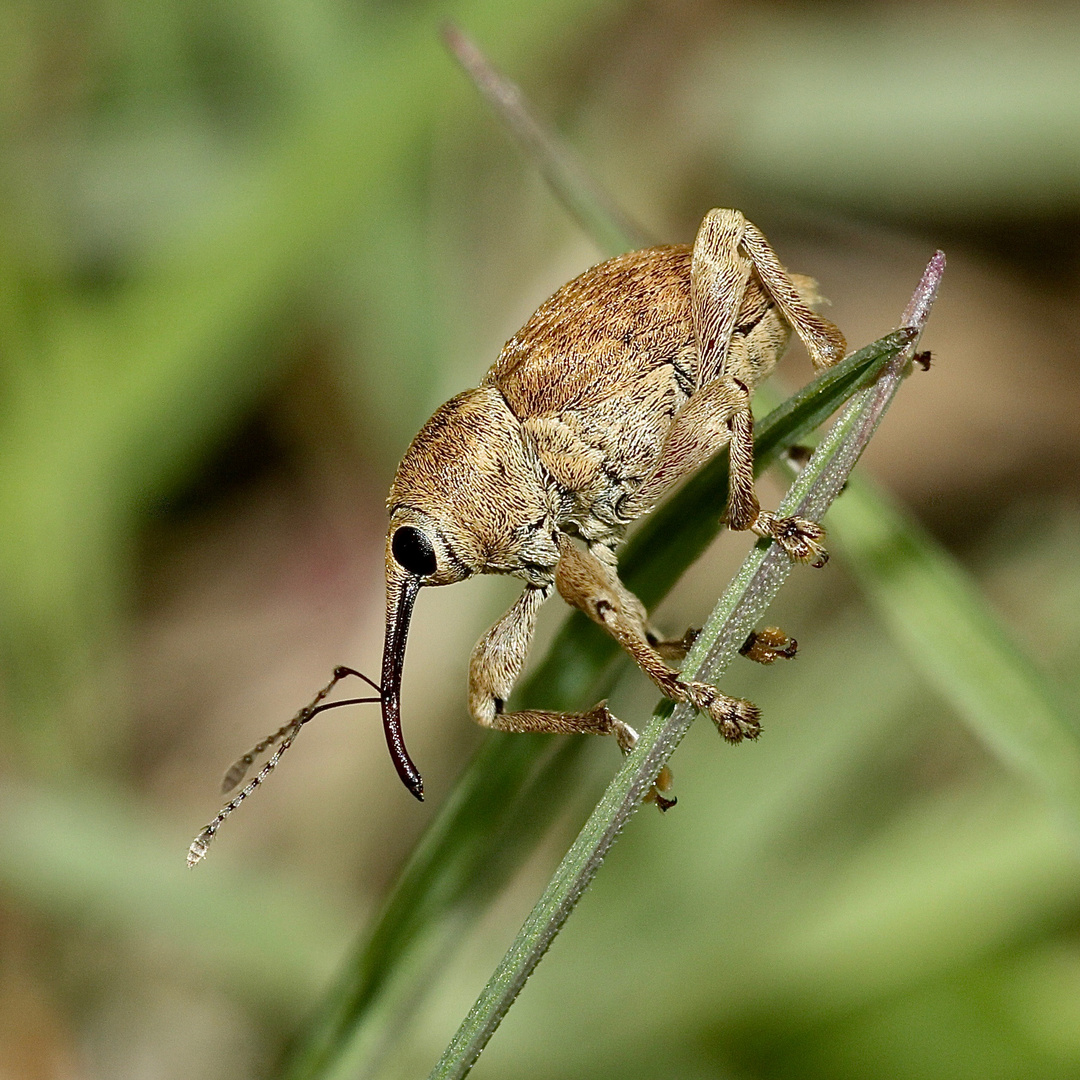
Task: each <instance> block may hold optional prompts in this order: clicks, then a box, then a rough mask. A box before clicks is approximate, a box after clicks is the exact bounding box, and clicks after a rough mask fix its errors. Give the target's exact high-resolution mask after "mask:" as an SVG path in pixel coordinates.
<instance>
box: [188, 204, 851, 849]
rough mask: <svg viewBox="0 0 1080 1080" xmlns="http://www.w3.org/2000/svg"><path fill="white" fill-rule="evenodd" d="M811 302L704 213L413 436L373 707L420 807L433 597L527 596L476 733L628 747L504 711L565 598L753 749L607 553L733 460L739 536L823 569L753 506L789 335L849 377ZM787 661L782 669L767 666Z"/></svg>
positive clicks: (607, 274)
mask: <svg viewBox="0 0 1080 1080" xmlns="http://www.w3.org/2000/svg"><path fill="white" fill-rule="evenodd" d="M817 300H818V296H817V291H816V287H815V283H814V282H813V281H812V280H811V279H810V278H806V277H802V276H799V275H795V274H789V273H788V272H787V271H786V270H785V269H784V267H783V266H782V265H781V264H780V261H779V259H778V258H777V256H776V254H775V252H774V251H773V249H772V248H771V247H770V246H769V243H768V241H767V240H766V239H765V237H764V236H763V235H762V233H761V232H760V231H759V230H758V229H757V228H756V227H755V226H754V225H753V224H751V223H750V222H749V221H747V220H746V218H745V217H744V216H743V215H742V214H741V213H740V212H739V211H737V210H710V211H709V213H708V214H706V215H705V219H704V220H703V221H702V223H701V227H700V228H699V230H698V234H697V237H696V239H695V241H694V244H693V246H692V247H691V246H689V245H686V244H675V245H669V246H664V247H654V248H649V249H646V250H644V251H634V252H630V253H629V254H626V255H620V256H618V257H617V258H614V259H609V260H608V261H607V262H603V263H600V264H599V265H598V266H594V267H592V269H590V270H586V271H585V272H584V273H583V274H581V275H580V276H579V277H577V278H575V279H574V280H573V281H571V282H569V284H567V285H564V286H563V287H562V288H561V289H559V291H558V292H556V293H555V294H554V295H553V296H552V297H550V299H548V300H546V301H545V302H544V303H543V304H542V305H541V306H540V307H539V308H538V309H537V311H536V313H535V314H534V315H533V316H532V317H531V318H530V319H529V320H528V322H526V324H525V325H524V326H523V327H522V328H521V330H519V331H518V332H517V333H516V334H515V335H514V336H513V337H512V338H511V339H510V340H509V341H508V342H507V343H506V345H505V346H504V348H503V350H502V353H501V354H500V356H499V358H498V360H497V361H496V362H495V364H494V366H493V367H492V368H491V369H490V370H489V371H488V372H487V374H486V375H485V376H484V379H483V381H482V382H481V384H480V386H478V387H476V388H475V389H472V390H466V391H464V392H463V393H461V394H458V395H457V396H456V397H454V398H452V399H451V400H450V401H448V402H447V403H446V404H445V405H443V406H441V407H440V408H439V409H438V410H437V411H436V412H435V415H434V416H432V417H431V419H430V420H428V422H427V423H426V424H425V425H424V426H423V427H422V428H421V429H420V432H419V433H418V434H417V436H416V438H415V439H414V440H413V442H412V445H411V446H410V447H409V448H408V450H407V451H406V452H405V456H404V457H403V458H402V460H401V464H400V465H399V466H398V470H397V475H396V476H395V478H394V482H393V485H392V486H391V488H390V495H389V499H388V501H387V506H388V510H389V513H390V527H389V530H388V532H387V539H386V638H385V644H384V648H383V663H382V682H381V686H380V687H375V689H376V690H377V692H378V697H377V698H375V699H371V698H368V699H362V700H368V701H370V700H378V701H379V702H380V703H381V706H382V717H383V726H384V728H385V732H386V739H387V744H388V746H389V749H390V754H391V756H392V758H393V761H394V764H395V766H396V768H397V771H398V774H399V775H400V777H401V779H402V781H403V782H404V784H405V786H406V787H407V788H408V789H409V791H411V792H412V793H413V795H415V796H416V797H417V798H418V799H422V798H423V781H422V779H421V776H420V773H419V772H418V770H417V769H416V766H415V765H414V764H413V762H412V760H411V759H410V757H409V755H408V752H407V751H406V749H405V743H404V741H403V738H402V733H401V712H400V688H401V672H402V666H403V663H404V658H405V645H406V640H407V637H408V631H409V621H410V618H411V616H412V610H413V603H414V601H415V599H416V595H417V592H418V591H419V590H420V589H421V588H422V587H425V586H430V585H451V584H453V583H454V582H457V581H462V580H464V579H465V578H467V577H471V576H472V575H474V574H510V575H513V576H515V577H518V578H521V579H522V580H523V581H524V582H525V588H524V591H523V592H522V594H521V595H520V597H518V599H517V600H516V601H515V602H514V604H513V605H512V606H511V607H510V610H509V611H507V612H506V614H505V615H503V617H502V618H501V619H499V621H498V622H497V623H495V625H494V626H493V627H492V628H491V629H490V630H489V631H488V632H487V633H486V634H484V636H483V637H482V638H481V639H480V641H479V642H478V643H477V645H476V648H475V649H474V650H473V653H472V658H471V660H470V663H469V711H470V713H471V714H472V716H473V718H474V719H475V720H476V721H477V722H478V723H480V724H481V725H483V726H484V727H490V728H495V729H496V730H499V731H513V732H560V733H589V734H597V735H607V734H611V735H614V736H615V738H616V740H617V741H618V743H619V746H620V747H621V748H622V749H623V751H624V752H625V751H629V749H630V748H631V747H632V746H633V745H634V743H635V742H636V740H637V735H636V733H635V732H634V731H633V729H632V728H630V727H629V726H628V725H627V724H624V723H623V722H622V721H620V720H618V719H617V718H616V717H614V716H613V715H612V714H611V712H610V711H609V710H608V708H607V705H606V703H605V702H600V703H598V704H597V705H595V706H593V708H591V709H589V710H587V711H584V712H551V711H543V710H537V709H529V710H523V711H517V712H507V711H506V710H505V703H506V701H507V699H508V698H509V697H510V693H511V690H512V688H513V686H514V683H515V681H516V679H517V677H518V674H519V672H520V671H521V668H522V665H523V664H524V662H525V657H526V654H527V652H528V648H529V642H530V640H531V638H532V634H533V630H534V627H535V624H536V617H537V612H538V611H539V609H540V606H541V605H542V604H543V603H544V601H545V600H547V599H548V598H549V597H550V596H551V595H552V593H553V592H558V593H559V594H560V595H561V596H562V598H563V599H564V600H565V601H566V602H567V603H569V604H570V605H572V606H573V607H576V608H579V609H580V610H581V611H583V612H584V613H585V614H586V615H587V616H588V617H589V618H590V619H592V620H594V621H595V622H597V623H599V624H600V625H601V626H602V627H604V629H605V630H607V631H608V633H610V634H611V635H612V637H614V638H615V640H616V641H618V643H619V644H620V645H621V646H622V647H623V649H625V650H626V652H628V653H629V654H630V656H631V657H632V658H633V659H634V661H635V662H636V663H637V665H638V666H639V667H640V668H641V670H642V671H644V672H645V674H646V675H648V676H649V678H650V679H652V680H653V682H654V683H655V684H656V685H657V686H658V687H659V689H660V691H661V692H662V693H663V694H665V695H666V696H667V697H669V698H671V699H673V700H675V701H679V702H688V703H689V704H691V705H693V706H694V707H695V708H696V709H698V710H699V711H701V712H703V713H706V714H707V715H708V716H710V717H711V718H712V720H713V721H714V723H715V724H716V726H717V728H718V729H719V731H720V734H721V735H723V736H724V738H725V739H728V740H729V741H731V742H738V741H740V740H741V739H743V738H750V739H752V738H755V737H756V736H757V734H758V733H759V731H760V723H759V713H758V710H757V708H756V707H755V706H754V705H752V704H751V703H750V702H748V701H743V700H740V699H738V698H732V697H728V696H726V695H724V694H721V693H720V692H719V691H718V690H717V689H716V688H715V687H713V686H709V685H707V684H705V683H699V682H692V681H684V680H683V679H681V678H680V676H679V673H678V671H676V670H675V669H673V668H672V667H669V666H668V664H667V662H666V661H667V660H668V659H676V660H678V659H681V657H682V656H683V655H684V654H685V652H686V650H687V648H688V647H689V643H690V641H691V640H692V637H691V636H690V635H688V636H687V637H685V638H683V639H681V640H678V641H661V640H659V639H658V637H657V635H656V634H655V633H654V632H653V631H652V630H651V628H650V627H649V623H648V620H647V616H646V612H645V608H644V606H643V605H642V604H641V602H640V601H639V600H638V599H637V597H636V596H634V595H633V594H632V593H630V592H629V591H628V590H627V589H626V587H625V586H624V585H623V584H622V582H621V581H620V580H619V576H618V572H617V562H616V555H615V550H616V547H617V545H618V544H619V542H620V540H621V539H622V537H623V534H624V532H625V530H626V528H627V526H628V525H629V524H630V523H631V522H632V521H634V520H635V519H636V518H639V517H641V516H642V515H643V514H647V513H648V512H649V511H650V510H651V509H652V508H653V507H654V506H655V505H656V504H657V502H659V501H660V500H661V499H662V498H663V497H664V495H665V494H667V492H668V491H669V490H670V489H671V488H672V487H673V486H674V485H676V484H677V483H678V482H679V481H680V480H681V479H683V478H684V477H685V476H686V475H687V474H688V473H691V472H693V471H694V470H696V469H697V468H699V467H700V466H701V465H703V464H704V463H705V462H706V461H708V460H709V459H710V458H711V457H713V456H714V455H715V454H716V453H717V452H718V451H720V450H721V449H722V448H723V447H724V446H727V447H728V448H729V450H728V453H729V455H730V494H729V498H728V505H727V525H728V527H729V528H731V529H740V530H742V529H750V530H752V531H753V532H755V533H756V534H757V535H759V536H762V537H769V538H771V539H773V540H775V541H776V542H777V543H778V544H780V545H781V546H782V547H783V548H784V550H785V551H786V552H787V553H788V554H789V555H790V556H791V557H792V558H793V559H797V560H799V561H801V562H810V563H813V564H814V565H816V566H822V565H824V563H825V560H826V558H827V556H826V554H825V551H824V549H823V548H822V546H821V540H822V538H823V536H824V533H823V530H822V528H821V527H820V525H818V524H816V523H815V522H812V521H807V520H804V519H802V518H797V517H786V518H782V517H777V516H776V515H775V514H772V513H770V512H768V511H765V510H762V509H761V508H760V506H759V504H758V500H757V497H756V495H755V494H754V481H753V419H752V416H751V412H750V395H751V393H752V391H753V390H754V388H755V387H756V386H757V385H758V384H759V383H761V382H762V381H763V380H764V379H765V378H766V377H767V376H768V375H769V374H770V373H771V372H772V370H773V368H774V367H775V366H776V363H777V361H778V360H779V359H780V357H781V355H782V354H783V352H784V349H785V348H786V347H787V344H788V341H789V339H790V337H791V333H792V331H794V332H795V333H796V334H798V336H799V337H800V338H801V339H802V341H803V343H804V344H805V345H806V348H807V351H808V352H809V354H810V358H811V360H812V362H813V364H814V367H815V368H816V369H817V370H818V371H821V370H824V369H825V368H827V367H829V366H831V365H832V364H834V363H836V362H837V361H838V360H840V359H841V358H842V356H843V354H844V349H845V344H844V338H843V336H842V335H841V333H840V331H839V330H838V329H837V328H836V327H835V326H833V325H832V323H830V322H828V321H827V320H825V319H823V318H822V317H821V316H820V315H818V314H817V313H816V312H815V311H814V310H813V308H812V305H813V304H814V303H815V302H816V301H817ZM793 648H794V646H793V645H792V648H791V650H789V651H788V652H784V651H783V650H782V649H781V650H779V651H777V650H774V651H773V657H772V658H775V656H776V655H790V653H791V652H793ZM759 651H760V650H759ZM750 655H754V653H753V652H751V654H750ZM346 674H350V675H356V674H358V673H357V672H354V671H352V670H351V669H338V671H337V672H335V677H334V680H333V682H332V683H331V684H330V686H328V687H327V688H326V689H325V690H324V691H323V692H322V694H320V696H319V697H318V698H317V699H316V701H315V702H313V703H312V704H311V705H310V706H308V707H307V708H306V709H304V710H301V712H300V713H298V714H297V716H296V717H294V718H293V720H292V721H290V723H289V724H287V725H285V726H284V727H283V728H281V729H280V731H278V732H276V733H275V734H274V735H273V736H270V737H269V738H268V739H265V740H263V742H262V743H260V744H259V746H258V747H257V748H256V750H255V751H253V752H252V753H251V754H248V755H245V757H244V758H242V759H241V761H240V762H239V763H238V764H237V766H234V768H233V769H231V770H230V772H229V774H228V778H229V779H231V780H232V782H233V784H235V783H236V782H238V780H239V778H240V777H241V776H242V775H243V771H244V768H246V765H247V764H249V763H250V761H251V759H252V758H253V756H254V754H255V753H257V752H261V751H262V750H264V749H266V748H267V747H268V746H270V745H272V744H273V743H275V742H277V741H279V740H280V741H281V745H280V746H279V748H278V750H277V752H276V753H275V754H274V756H273V757H272V758H271V759H270V760H269V761H268V762H267V763H266V765H264V767H263V769H262V771H261V772H260V773H259V774H258V775H257V776H256V777H255V778H254V779H253V780H252V781H251V782H250V783H249V784H248V786H247V787H246V788H245V789H244V790H243V791H242V792H241V793H240V794H239V795H238V796H237V797H236V798H235V799H233V801H232V802H231V803H229V804H228V805H227V806H226V807H225V808H224V809H223V810H222V813H221V814H219V815H218V817H217V818H216V819H215V820H214V821H213V822H212V823H211V824H210V825H208V826H207V828H206V829H205V830H204V831H203V833H202V834H200V837H199V838H198V839H197V840H196V841H195V843H194V844H193V845H192V852H191V854H190V855H189V861H190V862H197V861H198V859H199V858H201V856H202V855H203V854H204V853H205V850H206V845H207V844H208V843H209V841H210V839H211V838H212V837H213V835H214V833H215V832H216V831H217V828H218V827H219V826H220V824H221V822H222V821H223V820H224V818H225V817H226V816H227V815H228V813H229V812H231V810H232V809H234V808H235V807H236V806H237V805H239V803H240V802H241V801H242V800H243V798H244V797H245V796H246V795H247V794H248V793H249V792H250V791H252V790H253V789H254V788H255V787H256V786H257V785H258V784H259V783H260V782H261V781H262V779H263V778H265V776H266V775H267V773H268V772H269V771H270V769H272V768H273V766H274V764H276V762H277V760H278V759H279V758H280V756H281V754H282V753H283V752H284V750H285V748H286V747H287V746H288V745H289V743H291V742H292V739H293V738H294V737H295V735H296V733H297V732H298V731H299V729H300V727H301V726H302V725H303V724H305V723H306V722H307V720H309V719H310V718H311V716H312V715H314V714H315V712H317V711H321V710H322V709H325V708H328V707H333V704H336V703H332V704H331V705H326V704H321V702H322V701H323V698H324V697H325V695H326V693H328V692H329V690H330V689H331V688H332V686H333V685H334V684H335V683H336V682H337V681H338V679H339V678H341V677H343V676H344V675H346ZM361 677H362V678H366V677H364V676H361ZM367 681H368V682H369V683H370V680H367ZM372 686H374V684H373V683H372ZM230 786H232V785H230ZM655 794H656V793H655V792H654V795H655ZM658 801H659V802H660V804H661V806H663V805H664V804H665V801H664V800H662V799H658Z"/></svg>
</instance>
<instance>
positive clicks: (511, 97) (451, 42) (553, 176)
mask: <svg viewBox="0 0 1080 1080" xmlns="http://www.w3.org/2000/svg"><path fill="white" fill-rule="evenodd" d="M443 40H444V41H445V42H446V46H447V48H448V49H449V50H450V51H451V52H452V53H453V54H454V57H455V58H456V59H457V61H458V63H460V64H461V66H462V67H463V68H464V69H465V73H466V74H467V75H468V76H469V78H470V79H471V80H472V82H473V85H474V86H475V87H476V89H477V90H479V91H480V93H481V94H482V95H483V97H484V99H485V100H486V101H487V102H488V103H489V104H490V105H491V106H492V108H494V110H495V112H496V113H498V115H499V117H500V118H501V119H502V120H503V121H504V122H505V123H506V125H507V127H508V128H509V129H510V131H511V133H512V134H513V135H514V137H515V138H516V139H517V140H518V142H519V143H521V146H522V149H523V150H524V151H525V155H526V157H528V159H529V161H530V162H531V163H532V164H533V165H535V166H536V167H537V168H539V170H540V171H541V172H542V173H543V175H544V179H545V180H547V182H548V183H549V184H550V185H551V186H552V188H553V189H554V190H555V192H556V193H557V194H558V196H559V199H560V200H561V201H562V203H563V205H564V206H565V207H566V209H567V210H569V211H570V213H571V214H572V215H573V216H574V218H576V219H577V221H578V224H580V225H581V227H582V229H584V230H585V234H586V235H587V236H589V237H591V238H592V240H593V241H594V242H595V243H596V244H597V245H598V246H599V247H600V249H601V251H603V252H604V253H605V255H619V254H622V252H624V251H634V250H636V249H638V248H645V247H652V246H653V245H654V244H656V243H657V241H656V240H654V239H653V238H652V237H650V236H649V235H648V234H647V233H646V232H645V230H644V229H642V228H641V227H640V226H639V225H637V224H636V223H635V222H633V221H631V220H630V218H628V217H627V216H626V215H625V214H624V213H623V211H622V210H621V209H620V208H619V206H618V204H617V203H616V202H615V200H614V199H612V198H611V196H610V195H609V194H608V193H607V192H606V191H605V190H604V189H603V188H602V187H600V185H598V184H597V183H596V182H595V181H594V180H593V179H592V177H590V176H589V174H588V173H587V172H586V171H585V169H584V167H583V166H582V164H581V162H580V161H578V159H577V158H576V157H575V156H574V155H573V153H571V152H570V151H569V150H568V149H567V148H566V147H565V146H563V144H562V142H561V141H560V140H559V139H558V138H557V137H556V136H554V135H553V134H552V133H551V132H549V131H548V130H547V128H545V127H544V126H543V125H542V124H540V123H539V121H537V119H536V118H535V117H534V116H533V115H532V113H531V112H530V111H529V106H528V104H527V102H526V101H525V97H524V95H523V94H522V92H521V90H520V88H519V87H518V86H517V84H516V83H513V82H511V81H510V80H509V79H508V78H506V76H505V75H503V74H502V73H501V72H500V71H497V70H496V69H495V67H493V66H492V64H491V63H490V62H489V61H488V59H487V58H486V57H485V56H484V54H483V53H481V51H480V50H479V49H478V48H477V47H476V45H475V43H474V42H473V41H472V40H471V39H470V38H468V37H467V36H466V35H465V34H463V33H462V32H461V30H460V29H458V27H456V26H455V25H453V24H452V23H447V24H445V25H444V26H443Z"/></svg>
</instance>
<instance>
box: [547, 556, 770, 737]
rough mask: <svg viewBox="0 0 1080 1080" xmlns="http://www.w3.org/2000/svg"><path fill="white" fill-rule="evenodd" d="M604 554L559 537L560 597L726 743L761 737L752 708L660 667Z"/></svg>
mask: <svg viewBox="0 0 1080 1080" xmlns="http://www.w3.org/2000/svg"><path fill="white" fill-rule="evenodd" d="M607 550H608V549H606V548H598V549H597V550H595V551H594V550H590V551H583V550H581V549H580V548H578V547H576V546H575V545H574V544H573V542H572V541H571V540H570V539H569V537H561V538H560V542H559V554H560V558H559V565H558V567H557V568H556V571H555V587H556V588H557V589H558V591H559V595H560V596H562V598H563V599H564V600H565V601H566V602H567V603H568V604H570V605H572V606H573V607H576V608H578V609H579V610H580V611H583V612H584V613H585V614H586V615H588V616H589V618H590V619H592V620H593V621H594V622H596V623H599V624H600V625H601V626H603V627H604V629H605V630H607V632H608V633H609V634H611V636H612V637H613V638H615V640H616V641H617V642H618V643H619V644H620V645H621V646H622V647H623V649H624V650H625V651H626V652H627V653H629V654H630V656H631V657H632V658H633V660H634V662H635V663H636V664H637V665H638V667H639V668H641V670H642V671H643V672H644V673H645V674H646V675H648V676H649V678H650V679H652V681H653V682H654V683H655V684H656V685H657V687H659V689H660V692H661V693H662V694H663V695H664V696H665V697H668V698H671V699H672V700H673V701H678V702H686V703H688V704H690V705H693V706H694V708H695V709H697V710H698V711H699V712H703V713H705V714H706V715H708V716H709V717H710V719H711V720H712V721H713V723H714V724H716V727H717V729H718V730H719V732H720V734H721V735H723V737H724V738H725V739H727V740H728V741H729V742H740V741H741V740H742V739H756V738H757V736H758V735H759V734H760V733H761V721H760V715H761V714H760V712H759V711H758V708H757V706H756V705H753V704H751V703H750V702H749V701H744V700H742V699H741V698H733V697H728V696H727V695H726V694H721V693H720V691H719V690H717V689H716V687H714V686H710V685H708V684H707V683H701V682H694V681H686V680H684V679H683V678H682V677H681V676H680V674H679V672H677V671H675V670H673V669H672V668H670V667H668V665H667V664H666V663H665V662H664V658H663V657H662V656H661V654H660V653H659V652H658V650H657V649H656V648H655V647H654V646H653V645H652V644H651V643H650V642H649V631H648V629H647V626H646V623H645V618H644V614H645V613H644V607H643V606H642V604H641V601H640V600H638V598H637V597H636V596H634V594H633V593H631V592H630V591H629V590H628V589H627V588H626V586H625V585H623V583H622V582H621V581H620V580H619V577H618V574H617V573H616V572H615V569H614V566H613V564H612V563H613V557H612V562H609V558H608V557H606V556H603V555H601V554H600V553H601V552H602V551H607ZM609 554H610V553H609Z"/></svg>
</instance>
